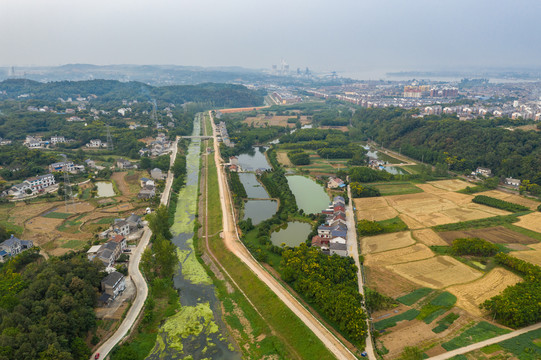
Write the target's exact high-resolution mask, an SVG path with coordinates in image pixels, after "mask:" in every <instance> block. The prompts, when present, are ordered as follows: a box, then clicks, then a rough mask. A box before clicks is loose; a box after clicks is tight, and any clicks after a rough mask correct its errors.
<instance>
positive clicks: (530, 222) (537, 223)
mask: <svg viewBox="0 0 541 360" xmlns="http://www.w3.org/2000/svg"><path fill="white" fill-rule="evenodd" d="M519 219H520V220H519V221H518V222H516V223H514V224H513V225H516V226H520V227H523V228H525V229H528V230H532V231H536V232H538V233H541V212H533V213H530V214H527V215H524V216H520V217H519Z"/></svg>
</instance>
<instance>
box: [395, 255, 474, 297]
mask: <svg viewBox="0 0 541 360" xmlns="http://www.w3.org/2000/svg"><path fill="white" fill-rule="evenodd" d="M387 268H388V269H391V270H393V271H395V272H396V273H397V274H399V275H400V276H403V277H405V278H406V279H408V280H410V281H413V282H416V283H417V284H419V285H421V286H426V287H432V288H437V289H442V288H445V287H448V286H451V285H455V284H462V283H467V282H470V281H474V280H476V279H478V278H480V277H481V276H482V273H481V272H479V271H477V270H474V269H472V268H470V267H469V266H467V265H464V264H463V263H461V262H459V261H458V260H455V259H454V258H452V257H450V256H436V257H432V258H429V259H425V260H420V261H415V262H410V263H405V264H398V265H390V266H387Z"/></svg>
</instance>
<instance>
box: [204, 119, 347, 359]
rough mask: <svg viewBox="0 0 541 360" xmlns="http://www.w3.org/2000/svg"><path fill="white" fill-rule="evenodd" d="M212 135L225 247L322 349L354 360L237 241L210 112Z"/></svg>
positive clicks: (215, 131)
mask: <svg viewBox="0 0 541 360" xmlns="http://www.w3.org/2000/svg"><path fill="white" fill-rule="evenodd" d="M209 114H210V119H211V124H212V131H213V136H214V156H215V161H216V167H217V171H218V185H219V189H220V202H221V206H222V213H223V239H224V242H225V245H226V247H227V248H228V249H229V251H231V252H232V253H233V254H235V256H237V257H238V258H239V259H240V260H241V261H242V262H244V263H245V264H246V265H247V266H248V267H249V268H250V270H252V271H253V272H254V274H256V276H257V277H258V278H259V279H260V280H261V281H263V282H264V283H265V284H266V285H267V286H268V287H269V288H270V289H271V290H272V291H273V292H274V293H275V294H276V295H277V296H278V297H279V298H280V300H282V301H283V302H284V304H286V305H287V307H289V308H290V309H291V310H292V311H293V312H294V313H295V314H296V315H297V316H298V317H299V319H301V321H302V322H303V323H304V324H305V325H306V326H307V327H308V328H310V330H312V331H313V332H314V334H315V335H316V336H317V337H318V338H319V339H320V340H321V342H323V344H325V346H326V347H327V348H328V349H329V350H330V351H331V352H332V353H333V355H334V356H336V358H337V359H340V360H342V359H356V357H355V355H353V354H352V353H351V351H349V349H348V348H347V347H346V346H344V344H342V343H341V342H340V341H339V340H338V339H337V338H336V337H335V336H334V335H333V334H332V333H331V332H330V331H329V330H327V328H325V327H324V326H323V325H322V324H321V323H320V322H319V321H318V320H317V319H316V318H315V317H314V316H313V315H312V314H311V313H310V312H309V311H308V310H306V309H305V308H304V307H303V306H302V305H301V304H300V303H299V302H298V301H297V299H295V298H294V297H293V296H292V295H291V294H290V293H289V292H288V291H287V290H286V289H285V288H284V287H283V286H282V285H280V283H278V281H276V279H274V278H273V277H272V276H271V275H270V274H269V273H268V272H267V271H266V270H265V269H264V268H263V267H262V266H261V265H260V264H259V262H257V260H255V259H254V257H253V256H252V255H251V254H250V252H249V251H248V250H247V249H246V247H245V246H244V244H242V242H241V241H240V240H239V237H238V233H237V227H236V225H235V220H234V216H233V207H232V206H233V205H232V202H231V197H230V193H229V189H228V185H227V181H226V179H225V173H224V169H223V165H222V159H221V156H220V148H219V146H218V145H219V144H218V140H217V137H216V135H217V129H216V126H215V124H214V119H213V117H212V113H211V112H209Z"/></svg>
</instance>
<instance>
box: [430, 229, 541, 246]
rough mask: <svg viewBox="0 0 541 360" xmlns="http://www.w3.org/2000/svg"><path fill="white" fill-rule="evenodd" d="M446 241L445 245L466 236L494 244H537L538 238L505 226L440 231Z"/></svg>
mask: <svg viewBox="0 0 541 360" xmlns="http://www.w3.org/2000/svg"><path fill="white" fill-rule="evenodd" d="M438 235H439V236H441V238H442V239H444V240H445V241H446V244H444V245H450V244H451V243H452V242H453V240H455V239H458V238H465V237H478V238H481V239H484V240H487V241H490V242H492V243H494V244H536V243H538V241H537V240H535V239H532V238H531V237H529V236H526V235H523V234H520V233H517V232H514V231H513V230H510V229H507V228H505V227H503V226H496V227H490V228H484V229H472V230H464V231H445V232H440V233H438Z"/></svg>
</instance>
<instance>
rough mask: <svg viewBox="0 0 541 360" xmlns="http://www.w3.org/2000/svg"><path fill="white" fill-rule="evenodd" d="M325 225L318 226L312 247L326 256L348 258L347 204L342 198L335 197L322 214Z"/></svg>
mask: <svg viewBox="0 0 541 360" xmlns="http://www.w3.org/2000/svg"><path fill="white" fill-rule="evenodd" d="M321 213H322V214H323V215H325V217H326V219H325V223H324V224H322V225H320V226H318V228H317V235H316V236H314V237H313V238H312V246H314V247H317V248H319V249H320V250H321V252H323V253H324V254H328V255H334V254H336V255H340V256H348V250H347V235H348V227H347V223H346V203H345V201H344V198H343V197H342V196H335V197H334V199H333V201H332V203H331V204H330V206H329V207H328V208H327V209H325V210H323V211H322V212H321Z"/></svg>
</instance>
